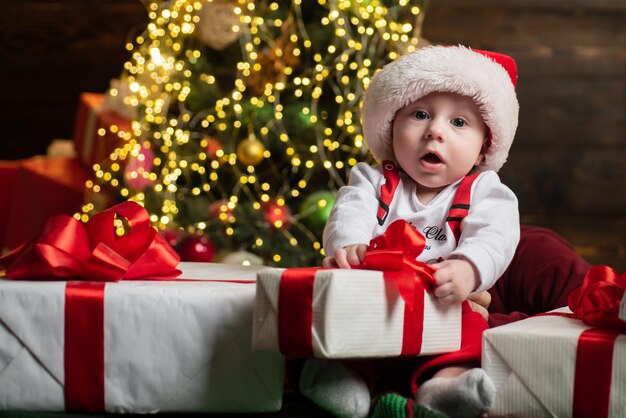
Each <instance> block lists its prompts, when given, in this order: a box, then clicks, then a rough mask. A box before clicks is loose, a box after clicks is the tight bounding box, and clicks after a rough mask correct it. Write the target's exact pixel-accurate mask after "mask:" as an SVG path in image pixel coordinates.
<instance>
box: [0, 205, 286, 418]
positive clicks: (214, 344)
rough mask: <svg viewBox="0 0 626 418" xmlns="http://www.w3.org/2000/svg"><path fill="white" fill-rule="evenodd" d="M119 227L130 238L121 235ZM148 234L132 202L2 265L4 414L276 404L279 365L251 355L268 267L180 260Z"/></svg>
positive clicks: (58, 224)
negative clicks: (259, 280)
mask: <svg viewBox="0 0 626 418" xmlns="http://www.w3.org/2000/svg"><path fill="white" fill-rule="evenodd" d="M70 219H72V218H70ZM62 221H65V222H62ZM119 221H122V222H121V223H120V222H119ZM76 222H78V221H76ZM92 222H93V224H92ZM116 224H117V226H118V227H120V225H122V224H124V225H126V226H130V229H131V231H130V232H128V233H127V234H125V235H123V236H121V237H120V236H118V234H116V233H114V232H112V231H110V230H111V229H113V226H114V225H116ZM151 231H152V232H151ZM153 232H155V231H154V229H153V228H151V227H150V226H149V223H148V222H147V213H145V211H143V208H141V207H139V205H137V204H135V203H133V202H126V203H124V204H122V205H119V206H118V207H114V208H112V209H111V210H108V211H105V212H103V213H100V214H98V215H96V217H93V218H92V219H91V220H90V221H89V222H88V223H87V225H86V226H85V227H83V226H82V224H75V223H73V222H71V221H69V220H66V219H59V218H57V219H56V221H54V222H51V225H48V227H47V228H46V230H45V231H44V233H43V234H42V236H41V237H40V238H39V239H38V240H35V241H33V242H31V243H29V244H27V245H25V246H24V247H21V248H20V249H19V250H16V251H15V252H14V253H11V254H9V255H8V256H6V257H3V258H2V259H0V262H1V263H2V264H4V265H5V266H6V267H8V269H7V278H5V279H0V354H1V355H0V409H14V410H15V409H18V410H31V411H32V410H45V411H63V410H66V411H78V412H90V413H102V412H105V411H106V412H111V413H151V412H185V411H186V412H192V411H193V412H268V411H276V410H279V409H280V408H281V404H282V392H283V379H284V376H283V359H282V357H281V356H280V355H277V354H276V353H255V352H252V351H251V349H250V345H251V342H250V335H251V325H252V308H253V301H254V293H255V284H254V282H255V277H256V273H257V272H258V271H259V270H260V269H263V268H265V267H254V268H252V267H248V268H246V267H243V266H233V265H223V264H209V263H180V264H178V257H177V255H176V254H175V253H174V252H173V250H171V247H169V246H168V244H167V243H166V242H165V241H164V240H163V239H162V238H160V236H159V235H158V234H153ZM85 238H87V239H85ZM177 266H178V267H180V269H181V270H182V273H181V271H179V270H177V269H176V267H177ZM179 275H180V277H177V276H179ZM79 278H89V279H90V281H82V280H77V279H79ZM128 278H132V280H128ZM35 280H37V281H35Z"/></svg>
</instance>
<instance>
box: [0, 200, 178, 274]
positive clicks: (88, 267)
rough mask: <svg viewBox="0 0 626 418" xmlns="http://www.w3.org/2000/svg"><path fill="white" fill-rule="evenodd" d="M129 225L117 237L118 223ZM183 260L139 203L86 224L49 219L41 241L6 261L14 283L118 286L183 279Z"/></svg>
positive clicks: (67, 218) (59, 217)
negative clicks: (133, 281)
mask: <svg viewBox="0 0 626 418" xmlns="http://www.w3.org/2000/svg"><path fill="white" fill-rule="evenodd" d="M116 220H117V222H118V224H119V222H120V221H121V222H122V224H124V223H125V224H126V227H127V228H126V233H125V234H124V235H122V236H117V234H116V232H115V231H116V228H117V227H116V224H115V222H116ZM179 261H180V258H179V256H178V254H176V252H175V251H174V249H173V248H172V247H171V246H170V245H169V244H168V243H167V242H166V241H165V240H164V239H163V238H162V237H161V236H160V235H159V234H158V233H157V231H156V230H155V229H154V228H152V226H150V219H149V215H148V212H147V211H146V210H145V209H144V208H143V207H142V206H141V205H139V204H138V203H136V202H130V201H129V202H124V203H121V204H119V205H116V206H114V207H112V208H110V209H107V210H105V211H103V212H101V213H99V214H97V215H95V216H94V217H92V218H91V219H90V220H89V222H87V223H86V224H83V223H81V222H80V221H78V220H76V219H74V218H73V217H70V216H67V215H56V216H53V217H52V218H50V219H49V220H48V222H47V223H46V225H45V227H44V230H43V232H42V234H41V236H40V237H39V238H37V239H36V240H34V241H32V242H29V243H26V244H23V245H22V246H20V247H18V248H16V249H15V250H13V251H12V252H10V253H9V254H7V255H5V256H4V257H2V258H0V265H2V266H3V267H4V268H6V270H7V276H8V277H9V278H11V279H25V280H59V279H61V280H68V279H80V280H90V281H106V282H114V281H118V280H121V279H138V278H144V279H161V278H172V277H176V276H178V275H180V274H181V272H180V270H177V269H176V266H177V265H178V263H179Z"/></svg>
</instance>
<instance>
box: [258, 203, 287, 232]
mask: <svg viewBox="0 0 626 418" xmlns="http://www.w3.org/2000/svg"><path fill="white" fill-rule="evenodd" d="M263 216H264V217H265V220H266V221H267V222H269V223H270V224H272V225H273V226H274V227H275V228H278V229H282V228H286V227H287V226H289V223H290V220H291V210H289V207H288V206H285V205H279V204H278V203H277V202H276V201H275V200H272V201H270V202H267V203H266V204H264V205H263Z"/></svg>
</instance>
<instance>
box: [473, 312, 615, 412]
mask: <svg viewBox="0 0 626 418" xmlns="http://www.w3.org/2000/svg"><path fill="white" fill-rule="evenodd" d="M558 311H559V312H570V311H569V310H568V309H567V308H562V309H560V310H558ZM589 328H591V327H590V326H588V325H585V324H584V323H583V322H582V321H579V320H576V319H571V318H566V317H559V316H540V317H533V318H528V319H525V320H522V321H518V322H514V323H511V324H507V325H504V326H500V327H496V328H492V329H489V330H487V331H485V333H484V334H483V358H482V366H483V368H484V369H485V371H486V372H487V374H488V375H489V376H490V377H491V378H492V379H493V381H494V383H495V385H496V388H497V393H496V402H495V405H494V407H493V409H492V410H491V411H490V412H489V417H490V418H499V417H520V418H526V417H528V418H531V417H532V418H535V417H536V418H540V417H541V418H543V417H559V418H566V417H571V416H572V413H573V397H574V373H575V365H576V350H577V347H578V337H579V336H580V334H582V332H583V331H585V330H586V329H589ZM609 417H626V335H621V336H619V337H617V340H616V341H615V347H614V351H613V369H612V380H611V398H610V405H609ZM589 418H593V417H589Z"/></svg>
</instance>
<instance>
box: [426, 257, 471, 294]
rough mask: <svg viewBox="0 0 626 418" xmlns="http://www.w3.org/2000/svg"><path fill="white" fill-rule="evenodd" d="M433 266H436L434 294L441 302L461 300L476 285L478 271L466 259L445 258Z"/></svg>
mask: <svg viewBox="0 0 626 418" xmlns="http://www.w3.org/2000/svg"><path fill="white" fill-rule="evenodd" d="M433 266H434V267H437V271H436V272H435V274H434V276H435V279H436V280H437V287H436V288H435V292H434V294H435V296H437V297H438V298H439V300H440V301H442V302H443V303H450V304H452V303H458V302H463V301H464V300H465V299H467V297H468V296H469V294H470V293H471V292H472V291H473V290H474V289H476V287H478V271H477V270H476V268H475V267H474V265H473V264H472V263H470V262H469V261H467V260H461V259H453V260H445V261H443V262H441V263H438V264H434V265H433Z"/></svg>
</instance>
